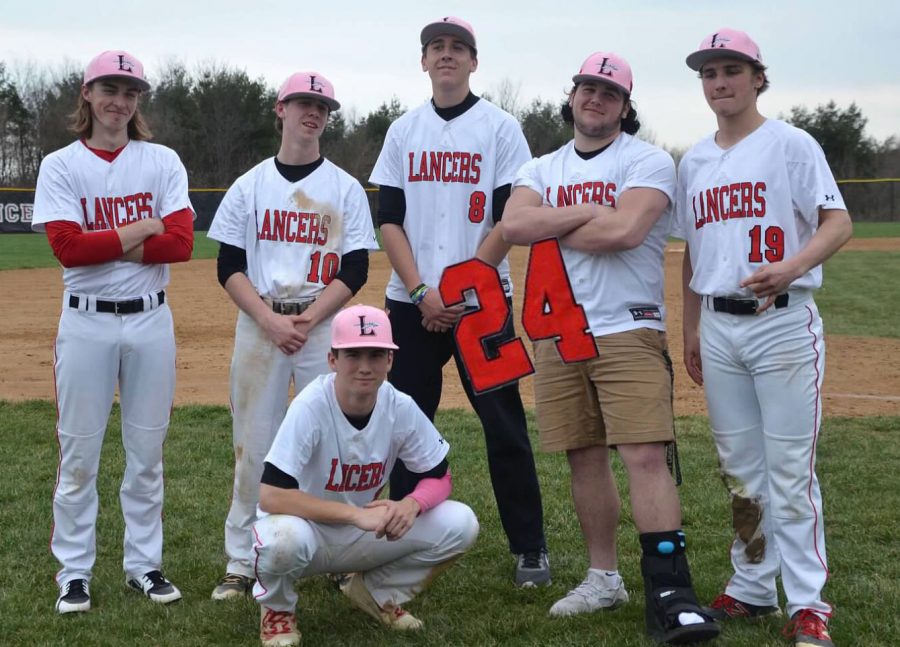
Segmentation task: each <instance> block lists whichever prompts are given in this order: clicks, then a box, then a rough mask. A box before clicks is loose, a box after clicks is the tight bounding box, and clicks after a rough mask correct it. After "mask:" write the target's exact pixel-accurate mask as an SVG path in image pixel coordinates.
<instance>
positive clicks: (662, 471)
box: [503, 52, 719, 644]
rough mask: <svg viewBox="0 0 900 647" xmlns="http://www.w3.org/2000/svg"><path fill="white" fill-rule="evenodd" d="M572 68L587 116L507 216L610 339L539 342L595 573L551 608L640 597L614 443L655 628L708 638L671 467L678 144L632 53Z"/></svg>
mask: <svg viewBox="0 0 900 647" xmlns="http://www.w3.org/2000/svg"><path fill="white" fill-rule="evenodd" d="M572 80H573V82H574V83H575V86H574V88H573V89H572V90H571V92H570V93H569V98H568V102H567V103H566V105H565V106H564V108H563V111H562V114H563V119H564V120H565V121H566V122H568V123H574V127H575V138H574V140H572V141H571V142H569V143H568V144H566V145H565V146H563V147H562V148H560V149H559V150H557V151H556V152H553V153H550V154H548V155H544V156H543V157H540V158H538V159H535V160H533V161H531V162H529V163H527V164H525V165H524V166H523V167H522V168H521V169H520V171H519V173H518V175H517V176H516V180H515V188H514V190H513V194H512V197H511V198H510V200H509V202H508V203H507V209H506V217H505V218H504V220H503V222H504V226H503V233H504V237H505V238H506V239H507V240H508V241H510V242H513V243H516V244H530V243H533V242H536V241H539V240H543V239H548V238H557V239H558V241H559V244H560V248H561V252H562V258H563V262H564V265H565V272H566V275H567V276H566V277H563V278H564V280H565V281H567V282H568V283H569V284H570V286H571V290H572V293H573V295H574V297H575V300H576V302H577V303H578V304H580V306H581V307H582V308H583V309H584V314H585V316H586V318H587V321H588V325H589V327H590V330H591V333H592V334H593V335H594V337H595V341H596V345H597V348H598V350H599V355H598V357H596V358H595V359H593V360H587V361H582V362H571V363H568V362H566V361H564V360H563V359H562V358H561V357H560V354H559V352H558V350H557V346H556V342H555V340H553V339H546V340H541V341H537V342H536V343H535V346H534V355H535V387H534V390H535V405H536V414H537V422H538V429H539V432H540V437H541V446H542V448H543V449H544V450H546V451H565V452H566V456H567V458H568V462H569V467H570V469H571V474H572V496H573V499H574V501H575V511H576V513H577V515H578V520H579V522H580V523H581V528H582V531H583V533H584V537H585V542H586V544H587V547H588V554H589V557H590V568H589V570H588V573H587V576H586V577H585V579H584V581H583V582H582V583H581V584H579V585H578V586H577V587H576V588H575V589H573V590H572V591H570V592H569V594H568V595H566V596H565V597H564V598H562V599H561V600H559V601H558V602H556V604H554V605H553V607H552V608H551V609H550V615H551V616H567V615H573V614H578V613H588V612H592V611H596V610H597V609H604V608H607V609H608V608H614V607H616V606H618V605H620V604H622V603H624V602H627V601H628V593H627V592H626V590H625V585H624V583H623V581H622V578H621V576H620V575H619V573H618V571H617V565H616V543H615V541H616V525H617V523H618V518H619V508H620V502H619V497H618V493H617V491H616V484H615V480H614V479H613V475H612V472H611V470H610V463H609V461H610V455H609V450H610V448H614V449H616V450H617V451H618V453H619V456H620V457H621V458H622V462H623V463H624V465H625V469H626V471H627V473H628V482H629V493H630V496H631V506H632V514H633V516H634V522H635V526H637V529H638V532H639V533H640V544H641V549H642V552H643V556H642V558H641V572H642V573H643V577H644V593H645V596H646V613H645V615H646V625H647V632H648V634H649V635H650V636H651V638H653V639H654V640H656V641H657V642H659V643H669V642H671V643H678V644H687V643H697V642H703V641H706V640H709V639H711V638H714V637H715V636H717V635H718V633H719V627H718V625H717V624H716V623H715V622H714V621H713V620H712V618H710V617H709V616H708V615H707V614H706V613H704V612H703V611H702V609H701V607H700V606H699V604H698V602H697V599H696V596H695V594H694V590H693V587H692V584H691V575H690V570H689V568H688V562H687V556H686V554H685V549H686V546H685V535H684V532H683V531H682V529H681V509H680V504H679V501H678V494H677V491H676V488H675V482H674V480H673V479H672V478H671V476H670V474H669V472H668V469H667V465H666V450H667V444H669V443H672V442H673V441H674V432H673V414H672V365H671V361H670V359H669V355H668V351H667V345H666V334H665V314H666V313H665V305H664V301H663V248H664V247H665V243H666V235H667V233H668V231H669V226H670V218H671V210H672V204H673V196H674V191H675V165H674V163H673V162H672V158H671V157H670V156H669V155H668V154H667V153H665V152H664V151H662V150H660V149H659V148H657V147H655V146H652V145H650V144H648V143H646V142H643V141H641V140H639V139H636V138H635V137H634V134H635V133H636V132H637V131H638V129H639V128H640V123H639V122H638V120H637V113H636V112H635V110H634V107H633V105H632V103H631V92H632V72H631V67H630V66H629V65H628V62H627V61H626V60H625V59H623V58H622V57H621V56H618V55H617V54H614V53H611V52H595V53H593V54H591V55H590V56H589V57H588V58H587V59H586V60H585V61H584V64H583V65H582V66H581V69H580V71H579V72H578V73H577V74H576V75H575V76H573V77H572ZM526 298H527V296H526Z"/></svg>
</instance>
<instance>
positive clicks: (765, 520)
mask: <svg viewBox="0 0 900 647" xmlns="http://www.w3.org/2000/svg"><path fill="white" fill-rule="evenodd" d="M790 299H791V300H790V303H789V305H788V307H787V308H784V309H780V310H776V309H774V308H770V309H769V310H767V311H766V312H764V313H763V314H761V315H758V316H754V315H731V314H727V313H721V312H713V311H712V310H710V309H708V307H706V306H704V307H703V310H702V313H701V320H700V329H701V332H700V339H701V359H702V363H703V382H704V389H705V392H706V400H707V405H708V408H709V419H710V425H711V427H712V431H713V437H714V439H715V442H716V448H717V450H718V453H719V461H720V467H721V470H722V474H723V478H724V479H725V482H726V485H727V486H728V488H729V490H730V492H731V495H732V504H733V510H734V511H735V513H736V514H735V525H736V528H735V531H736V535H735V541H734V543H733V545H732V548H731V561H732V564H733V566H734V575H733V576H732V578H731V580H730V581H729V583H728V586H727V587H726V589H725V592H726V593H727V594H728V595H730V596H732V597H734V598H737V599H738V600H741V601H743V602H749V603H750V604H756V605H777V604H778V599H777V592H776V588H775V577H776V575H778V574H779V572H780V574H781V579H782V585H783V586H784V591H785V596H786V597H787V608H786V611H787V614H788V616H791V615H793V614H794V613H795V612H796V611H798V610H800V609H813V610H815V611H818V612H820V613H822V614H825V615H828V614H830V613H831V605H829V604H828V603H827V602H825V601H823V599H822V587H823V586H824V585H825V581H826V579H827V578H828V568H827V561H826V555H825V532H824V522H823V517H822V495H821V492H820V491H819V482H818V479H817V478H816V474H815V462H816V442H817V441H818V438H819V430H820V427H821V422H822V394H821V390H822V380H823V377H824V368H825V345H824V341H823V339H822V320H821V318H820V317H819V312H818V309H817V308H816V304H815V303H814V302H813V300H812V298H811V297H810V296H809V294H808V293H802V292H801V293H799V294H794V293H793V292H792V293H791V297H790ZM748 510H750V511H753V512H755V511H758V512H760V513H761V514H760V516H759V518H758V519H756V520H755V521H754V518H753V513H752V512H751V513H750V514H747V513H748ZM748 524H749V525H755V526H756V527H755V528H754V527H750V528H748V527H747V526H748ZM738 526H742V527H738Z"/></svg>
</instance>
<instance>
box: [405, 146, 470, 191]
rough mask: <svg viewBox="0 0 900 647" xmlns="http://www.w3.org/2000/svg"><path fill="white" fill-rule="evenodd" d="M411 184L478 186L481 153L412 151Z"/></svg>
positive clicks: (410, 157) (409, 176) (410, 158)
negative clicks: (436, 183)
mask: <svg viewBox="0 0 900 647" xmlns="http://www.w3.org/2000/svg"><path fill="white" fill-rule="evenodd" d="M408 155H409V173H408V174H407V180H408V181H409V182H460V183H463V184H478V183H479V182H480V181H481V161H482V157H481V154H480V153H465V152H461V151H421V152H420V153H416V152H415V151H410V152H409V153H408Z"/></svg>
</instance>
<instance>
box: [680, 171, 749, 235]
mask: <svg viewBox="0 0 900 647" xmlns="http://www.w3.org/2000/svg"><path fill="white" fill-rule="evenodd" d="M691 207H692V208H693V210H694V229H700V227H702V226H703V225H707V224H709V223H711V222H723V221H728V220H734V219H736V218H763V217H765V215H766V183H765V182H733V183H732V184H723V185H722V186H714V187H711V188H709V189H704V190H703V191H700V192H699V193H697V194H696V195H694V196H692V197H691Z"/></svg>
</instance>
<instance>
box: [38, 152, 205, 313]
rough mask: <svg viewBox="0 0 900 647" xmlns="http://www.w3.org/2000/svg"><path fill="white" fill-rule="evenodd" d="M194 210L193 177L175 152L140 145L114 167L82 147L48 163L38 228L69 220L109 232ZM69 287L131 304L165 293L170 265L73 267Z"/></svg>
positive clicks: (66, 279)
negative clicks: (191, 196)
mask: <svg viewBox="0 0 900 647" xmlns="http://www.w3.org/2000/svg"><path fill="white" fill-rule="evenodd" d="M186 208H192V207H191V202H190V199H189V198H188V182H187V172H186V171H185V170H184V165H183V164H182V163H181V160H180V159H179V158H178V155H177V154H176V153H175V151H173V150H172V149H170V148H166V147H165V146H160V145H159V144H151V143H149V142H143V141H134V140H132V141H129V142H128V144H127V145H126V146H125V148H124V149H123V150H122V151H121V152H120V153H119V154H118V155H117V156H116V158H115V159H114V160H113V161H112V162H108V161H106V160H105V159H102V158H101V157H100V156H98V155H97V154H96V153H94V152H93V151H91V150H90V149H89V148H88V147H87V146H86V145H85V144H84V142H82V141H76V142H73V143H71V144H69V145H68V146H66V147H65V148H61V149H60V150H58V151H56V152H53V153H51V154H50V155H48V156H47V157H45V158H44V160H43V161H42V162H41V169H40V172H39V174H38V180H37V188H36V189H35V194H34V218H33V220H32V223H31V227H32V229H34V230H35V231H44V230H45V224H46V223H48V222H52V221H55V220H65V221H68V222H74V223H75V224H77V225H78V226H80V227H81V228H82V229H83V230H85V231H88V232H91V231H106V230H110V229H118V228H119V227H124V226H125V225H127V224H129V223H132V222H137V221H138V220H142V219H144V218H161V217H163V216H167V215H169V214H171V213H174V212H175V211H180V210H182V209H186ZM63 283H64V284H65V287H66V290H68V291H69V292H73V293H77V294H85V295H95V296H102V297H107V298H110V299H127V298H132V297H137V296H141V295H145V294H149V293H151V292H155V291H157V290H160V289H162V288H164V287H165V286H166V285H167V284H168V283H169V266H168V264H166V263H156V264H144V263H130V262H126V261H110V262H108V263H101V264H98V265H87V266H84V267H66V268H63Z"/></svg>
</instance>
